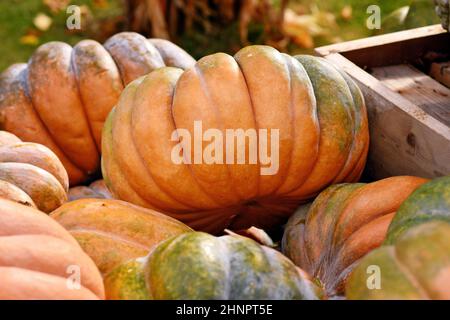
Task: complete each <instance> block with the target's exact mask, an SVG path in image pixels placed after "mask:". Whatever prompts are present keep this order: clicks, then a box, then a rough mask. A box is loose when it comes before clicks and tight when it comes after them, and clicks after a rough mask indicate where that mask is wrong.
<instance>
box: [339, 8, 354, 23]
mask: <svg viewBox="0 0 450 320" xmlns="http://www.w3.org/2000/svg"><path fill="white" fill-rule="evenodd" d="M352 17H353V8H352V6H351V5H346V6H344V7H343V8H342V10H341V18H342V19H344V20H350V19H351V18H352Z"/></svg>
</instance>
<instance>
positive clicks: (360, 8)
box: [0, 0, 439, 72]
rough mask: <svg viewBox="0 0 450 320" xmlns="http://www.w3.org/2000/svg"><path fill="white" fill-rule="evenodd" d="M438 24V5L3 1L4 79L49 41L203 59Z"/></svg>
mask: <svg viewBox="0 0 450 320" xmlns="http://www.w3.org/2000/svg"><path fill="white" fill-rule="evenodd" d="M70 5H77V6H79V7H78V8H79V10H80V13H81V28H80V29H79V30H69V29H68V28H67V27H66V20H67V18H68V17H69V16H70V13H67V8H68V6H70ZM370 5H378V6H379V8H380V9H381V12H380V13H381V29H377V30H370V29H369V28H367V27H366V21H367V19H368V17H369V16H370V13H367V8H368V7H369V6H370ZM436 23H439V20H438V18H437V17H436V15H435V12H434V5H433V0H323V1H314V0H289V1H288V0H195V1H194V0H72V1H71V0H0V39H1V43H0V72H1V71H3V70H4V69H5V68H6V67H7V66H8V65H10V64H12V63H15V62H25V61H27V60H28V58H29V57H30V55H31V54H32V52H33V51H34V50H35V49H36V48H37V47H38V46H39V45H41V44H43V43H45V42H48V41H52V40H59V41H65V42H68V43H70V44H75V43H77V42H78V41H80V40H82V39H85V38H93V39H96V40H98V41H100V42H103V41H104V40H105V39H107V38H108V37H109V36H111V35H112V34H114V33H117V32H120V31H136V32H139V33H142V34H144V35H145V36H147V37H159V38H166V39H170V40H172V41H173V42H175V43H177V44H179V45H180V46H182V47H183V48H184V49H186V50H187V51H188V52H189V53H190V54H192V55H193V56H194V57H195V58H199V57H202V56H204V55H207V54H210V53H213V52H217V51H223V52H228V53H231V54H232V53H234V52H236V51H237V50H238V49H239V48H240V47H242V46H244V45H248V44H269V45H272V46H274V47H276V48H278V49H279V50H282V51H285V52H289V53H310V52H312V50H313V48H314V47H317V46H322V45H325V44H330V43H336V42H341V41H346V40H351V39H357V38H363V37H367V36H371V35H374V34H381V33H388V32H393V31H399V30H403V29H411V28H415V27H421V26H425V25H430V24H436Z"/></svg>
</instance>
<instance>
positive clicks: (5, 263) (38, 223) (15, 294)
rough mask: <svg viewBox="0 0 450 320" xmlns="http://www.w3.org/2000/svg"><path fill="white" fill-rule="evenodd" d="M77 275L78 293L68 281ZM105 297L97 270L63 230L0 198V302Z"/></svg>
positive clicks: (40, 214)
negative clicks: (0, 300)
mask: <svg viewBox="0 0 450 320" xmlns="http://www.w3.org/2000/svg"><path fill="white" fill-rule="evenodd" d="M77 272H79V273H77ZM77 274H79V275H80V277H79V280H80V283H79V284H80V285H81V286H80V288H79V289H74V288H71V287H70V286H68V285H67V284H68V277H70V276H74V278H73V279H75V277H76V276H77ZM103 298H104V287H103V280H102V277H101V275H100V273H99V271H98V269H97V267H96V266H95V264H94V262H93V261H92V260H91V259H90V258H89V257H88V256H87V255H86V254H85V253H84V252H83V250H81V248H80V246H79V245H78V243H77V242H76V241H75V239H74V238H73V237H72V236H71V235H70V234H69V233H68V232H67V231H66V230H64V228H63V227H62V226H60V225H59V224H58V223H56V222H55V221H54V220H53V219H51V218H50V217H48V216H47V215H46V214H45V213H43V212H41V211H39V210H36V209H34V208H30V207H27V206H24V205H21V204H18V203H16V202H12V201H9V200H5V199H0V299H18V300H22V299H42V300H46V299H103Z"/></svg>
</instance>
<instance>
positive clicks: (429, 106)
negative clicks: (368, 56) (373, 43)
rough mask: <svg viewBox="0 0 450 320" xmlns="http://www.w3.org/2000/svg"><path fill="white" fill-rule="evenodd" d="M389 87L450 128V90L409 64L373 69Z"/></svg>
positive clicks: (377, 76) (372, 71)
mask: <svg viewBox="0 0 450 320" xmlns="http://www.w3.org/2000/svg"><path fill="white" fill-rule="evenodd" d="M371 74H372V75H373V76H374V77H375V78H377V79H378V80H380V81H381V82H382V83H383V84H385V85H386V86H387V87H389V88H391V89H392V90H394V91H395V92H397V93H399V94H400V95H401V96H403V97H405V98H406V99H407V100H409V101H411V102H412V103H414V104H415V105H417V106H419V107H420V108H421V109H422V110H424V111H425V112H426V113H428V114H430V115H431V116H433V117H435V118H436V119H438V120H440V121H442V122H443V123H445V124H446V125H448V126H450V89H448V88H447V87H445V86H443V85H442V84H440V83H439V82H437V81H436V80H434V79H433V78H431V77H429V76H428V75H426V74H424V73H423V72H421V71H419V70H417V69H416V68H414V67H413V66H411V65H409V64H401V65H395V66H386V67H378V68H373V69H372V70H371Z"/></svg>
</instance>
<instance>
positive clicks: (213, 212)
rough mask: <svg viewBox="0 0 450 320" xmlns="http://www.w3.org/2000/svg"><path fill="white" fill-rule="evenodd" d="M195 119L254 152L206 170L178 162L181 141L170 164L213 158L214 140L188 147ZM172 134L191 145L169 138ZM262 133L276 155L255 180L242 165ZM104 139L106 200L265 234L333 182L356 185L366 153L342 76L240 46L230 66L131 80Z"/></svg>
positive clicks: (222, 63) (353, 92) (359, 103)
mask: <svg viewBox="0 0 450 320" xmlns="http://www.w3.org/2000/svg"><path fill="white" fill-rule="evenodd" d="M196 121H199V122H200V121H201V126H202V129H203V132H206V130H209V129H212V130H214V129H217V130H216V131H215V132H216V134H217V131H219V134H221V136H222V137H226V134H227V133H226V131H227V130H234V132H239V130H242V131H241V132H244V133H245V132H249V131H248V130H250V132H249V135H252V134H253V133H254V134H253V138H251V137H250V138H249V137H247V139H245V137H244V139H245V141H247V142H248V141H249V140H251V139H252V141H253V142H257V143H255V144H253V146H257V145H258V144H259V147H255V148H250V143H247V144H246V145H244V148H245V149H244V150H243V152H242V153H241V155H244V158H245V162H244V163H243V164H240V163H237V161H236V159H235V158H236V157H237V154H238V153H237V152H239V150H238V151H236V152H235V154H233V155H232V156H233V158H231V159H232V160H234V161H231V164H230V163H229V164H227V161H226V160H225V159H224V156H223V155H225V152H223V155H222V156H218V160H217V159H215V160H214V161H213V162H212V163H206V162H205V161H203V162H201V161H200V163H192V164H189V163H186V162H181V163H177V162H176V161H174V159H173V153H174V151H176V150H177V148H179V147H180V143H182V145H181V148H180V149H178V151H179V152H178V151H176V152H175V153H176V155H181V158H183V159H184V160H185V159H186V158H187V157H189V156H190V158H191V159H194V160H193V161H191V162H194V161H195V158H196V157H197V155H200V158H201V156H202V155H204V154H205V153H207V152H210V150H211V145H212V144H213V143H212V142H211V141H212V139H213V138H211V137H210V138H211V139H210V140H209V142H210V143H207V142H206V141H200V143H198V142H197V141H198V140H196V138H195V137H196V135H198V133H197V129H194V128H195V126H194V124H195V123H197V124H198V123H199V122H196ZM176 129H178V130H184V132H186V131H187V133H188V134H189V138H185V137H183V139H181V138H179V139H177V135H176V134H179V132H180V131H175V130H176ZM264 130H267V131H265V132H264ZM260 133H263V135H264V134H266V135H265V136H260ZM276 134H278V138H277V136H276ZM267 135H269V138H268V140H266V142H267V145H266V147H267V146H269V145H270V146H272V142H273V143H274V145H275V148H276V149H275V148H273V149H272V150H274V151H275V152H274V153H272V155H275V153H276V154H278V159H276V157H272V160H273V165H274V166H277V165H278V168H277V170H276V171H275V173H274V174H272V173H273V172H272V173H269V174H266V173H267V172H264V174H262V172H263V170H264V169H267V162H265V161H264V159H263V161H262V158H261V156H258V158H257V159H256V160H255V159H254V160H255V161H254V162H253V163H252V162H250V161H249V158H250V156H249V155H250V154H252V153H253V154H256V149H258V150H262V148H263V146H264V139H265V138H267ZM174 137H175V139H174ZM270 137H274V138H270ZM103 139H104V140H103V141H104V143H103V157H102V164H103V176H104V179H105V182H106V183H107V185H108V188H109V189H110V190H111V192H112V193H113V194H114V196H115V197H117V198H119V199H123V200H126V201H129V202H132V203H135V204H138V205H141V206H144V207H148V208H154V209H156V210H158V211H161V212H165V213H167V214H169V215H171V216H172V217H175V218H177V219H179V220H181V221H183V222H185V223H187V224H188V225H189V226H191V227H193V228H194V229H197V230H203V231H208V232H213V233H217V232H221V231H222V230H223V229H224V228H229V229H233V230H240V229H247V228H249V227H251V226H255V227H259V228H263V229H270V228H272V227H273V226H276V225H279V224H281V223H283V222H284V221H285V220H286V219H287V218H288V217H289V216H290V215H291V214H292V212H293V211H294V210H295V208H296V207H297V206H298V204H299V203H301V202H305V201H306V200H308V199H310V198H311V197H313V196H315V195H316V194H317V193H318V192H320V191H321V190H322V189H324V188H325V187H327V186H328V185H330V184H331V183H337V182H342V181H357V180H358V179H359V176H360V174H361V171H362V170H363V167H364V164H365V161H366V155H367V150H368V144H369V136H368V125H367V115H366V109H365V105H364V99H363V96H362V94H361V92H360V90H359V88H358V87H357V86H356V85H355V83H354V82H353V81H352V80H351V79H350V78H349V77H348V76H347V75H345V74H344V73H342V72H340V71H339V70H337V69H336V68H335V67H333V66H332V65H330V64H329V62H327V61H325V60H324V59H321V58H316V57H312V56H297V57H291V56H288V55H285V54H282V53H280V52H278V51H277V50H275V49H273V48H271V47H268V46H250V47H246V48H244V49H242V50H240V51H239V52H238V53H237V54H236V55H235V56H234V57H232V56H229V55H227V54H224V53H218V54H213V55H210V56H207V57H204V58H202V59H201V60H199V61H198V62H197V64H196V65H195V67H193V68H190V69H188V70H186V71H184V72H183V70H180V69H177V68H161V69H158V70H156V71H154V72H151V73H150V74H149V75H147V76H145V77H142V78H140V79H138V80H136V81H134V82H132V83H131V84H129V85H128V86H127V88H126V89H125V90H124V92H123V94H122V96H121V98H120V100H119V102H118V104H117V106H116V108H115V109H114V110H113V111H112V112H111V114H110V116H109V118H108V120H107V122H106V123H105V127H104V133H103ZM180 140H181V141H180ZM235 140H236V139H235V138H234V137H233V140H232V139H229V140H228V141H227V142H226V144H228V143H230V142H232V141H235ZM241 141H242V140H241ZM222 142H223V141H222ZM277 142H278V145H276V143H277ZM214 143H215V142H214ZM219 143H220V142H219ZM189 144H190V146H193V147H191V148H190V150H189V149H188V148H187V147H186V146H187V145H189ZM238 144H240V145H241V146H242V143H240V142H237V143H235V145H233V146H232V150H236V147H235V146H236V145H238ZM221 148H223V149H225V148H224V147H223V146H222V147H221V146H219V147H218V148H217V150H218V151H216V152H220V151H221ZM208 150H209V151H208ZM227 150H228V146H227ZM225 151H226V150H225ZM241 151H242V148H241ZM177 152H178V153H177ZM211 154H212V153H211ZM255 157H256V156H255Z"/></svg>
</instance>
